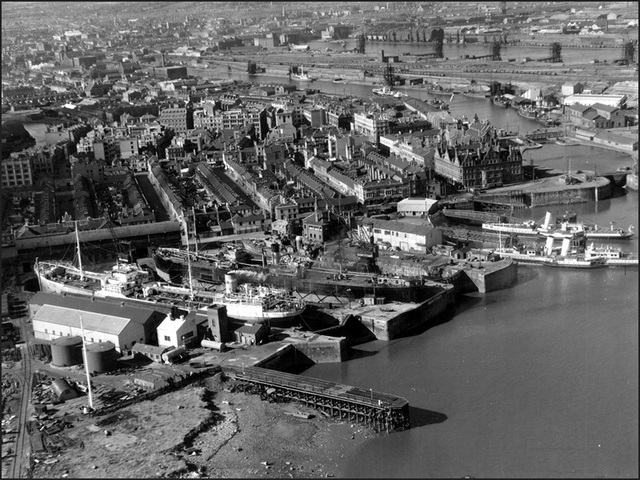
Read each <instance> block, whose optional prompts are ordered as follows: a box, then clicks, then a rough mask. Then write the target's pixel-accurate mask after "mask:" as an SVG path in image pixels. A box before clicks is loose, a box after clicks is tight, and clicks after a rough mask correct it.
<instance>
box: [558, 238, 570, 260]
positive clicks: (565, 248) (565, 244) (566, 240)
mask: <svg viewBox="0 0 640 480" xmlns="http://www.w3.org/2000/svg"><path fill="white" fill-rule="evenodd" d="M570 246H571V239H570V238H563V239H562V250H561V251H560V255H562V256H563V257H566V256H567V254H568V253H569V247H570Z"/></svg>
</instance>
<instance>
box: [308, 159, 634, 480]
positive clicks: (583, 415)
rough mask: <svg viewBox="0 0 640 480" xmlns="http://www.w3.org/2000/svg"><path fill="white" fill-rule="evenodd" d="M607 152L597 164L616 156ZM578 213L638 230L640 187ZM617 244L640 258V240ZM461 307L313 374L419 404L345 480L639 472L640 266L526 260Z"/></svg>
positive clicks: (373, 443)
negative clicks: (555, 265)
mask: <svg viewBox="0 0 640 480" xmlns="http://www.w3.org/2000/svg"><path fill="white" fill-rule="evenodd" d="M595 150H597V151H598V152H595V153H594V154H593V156H592V157H591V160H590V161H592V162H595V161H596V159H598V160H597V161H598V162H600V161H602V159H603V158H605V157H606V156H607V155H608V154H609V152H606V151H603V150H600V149H595ZM598 153H599V154H600V155H598ZM557 163H558V164H557V168H561V166H560V163H561V160H558V162H557ZM570 207H571V210H572V211H575V212H576V213H577V214H578V216H579V217H581V218H585V219H587V220H589V221H592V222H595V223H597V224H599V225H603V226H604V225H607V226H608V225H609V224H610V223H611V222H615V224H616V226H619V227H625V228H627V227H628V226H629V225H630V224H631V225H634V226H637V224H636V221H637V218H638V194H637V192H633V191H630V192H628V193H624V192H622V193H621V194H619V195H618V196H616V197H615V198H612V199H609V200H605V201H601V202H599V203H597V204H596V203H588V204H577V205H571V206H570ZM564 210H565V207H563V206H558V207H557V208H555V209H553V212H554V213H563V212H564ZM528 213H529V214H530V217H531V218H534V219H540V218H542V217H543V216H544V213H545V208H538V209H533V210H531V211H530V212H528ZM609 243H615V244H617V245H618V246H620V247H622V248H623V249H624V250H626V251H631V252H635V253H636V254H637V252H638V239H637V237H634V238H632V239H631V240H628V241H618V242H609ZM456 308H457V313H456V315H455V316H454V317H453V318H452V319H451V320H449V321H448V322H446V323H443V324H441V325H438V326H434V327H432V328H430V329H428V330H427V331H426V332H424V333H422V334H419V335H416V336H411V337H407V338H404V339H399V340H395V341H391V342H372V343H368V344H365V345H362V346H360V347H358V350H360V352H361V355H359V356H358V357H359V358H357V359H354V360H350V361H348V362H345V363H342V364H324V365H315V366H313V367H312V368H311V369H309V370H307V371H306V372H304V374H305V375H310V376H312V377H316V378H322V379H326V380H330V381H334V382H338V383H344V384H348V385H355V386H358V387H362V388H367V389H368V388H373V389H374V390H379V391H383V392H387V393H393V394H396V395H399V396H402V397H405V398H406V399H407V400H408V401H409V403H410V405H411V407H412V410H411V416H412V428H411V429H410V430H408V431H406V432H400V433H393V434H390V435H381V436H379V437H377V438H374V439H371V440H368V441H366V442H365V443H364V444H363V445H362V446H361V447H360V448H359V449H358V450H357V451H356V452H355V453H354V454H353V455H352V456H350V457H349V458H347V459H346V460H345V463H344V466H343V470H342V471H341V472H339V476H344V477H363V478H364V477H375V478H385V477H386V478H391V477H422V478H447V477H451V478H462V477H464V476H472V477H476V478H483V477H494V478H522V477H563V478H576V477H583V478H606V477H619V478H637V477H638V473H639V472H638V453H639V451H638V433H639V432H638V269H637V268H623V267H617V268H605V269H599V270H591V271H577V270H576V271H572V270H562V269H551V268H545V267H534V266H531V267H528V266H522V265H520V266H519V269H518V283H517V285H516V286H514V287H512V288H509V289H506V290H502V291H498V292H493V293H489V294H485V295H480V294H471V295H467V296H465V297H464V298H463V299H462V300H461V301H460V302H459V303H458V304H457V306H456Z"/></svg>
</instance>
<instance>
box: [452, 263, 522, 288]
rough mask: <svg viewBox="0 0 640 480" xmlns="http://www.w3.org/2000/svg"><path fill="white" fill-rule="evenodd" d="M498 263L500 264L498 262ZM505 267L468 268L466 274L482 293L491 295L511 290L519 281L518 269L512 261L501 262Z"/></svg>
mask: <svg viewBox="0 0 640 480" xmlns="http://www.w3.org/2000/svg"><path fill="white" fill-rule="evenodd" d="M496 263H498V262H496ZM500 263H504V265H496V264H495V263H494V264H492V265H491V268H489V269H487V268H467V269H465V270H464V273H465V274H466V275H467V277H468V278H469V279H470V280H471V281H472V282H473V284H474V285H475V286H476V288H477V289H478V291H479V292H480V293H489V292H493V291H496V290H502V289H504V288H510V287H512V286H513V285H515V284H516V281H517V279H518V267H517V264H516V262H514V261H513V260H512V259H507V260H501V261H500Z"/></svg>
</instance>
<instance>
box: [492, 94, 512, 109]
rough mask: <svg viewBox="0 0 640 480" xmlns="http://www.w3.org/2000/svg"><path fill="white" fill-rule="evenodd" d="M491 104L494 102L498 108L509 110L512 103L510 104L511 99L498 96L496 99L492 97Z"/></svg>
mask: <svg viewBox="0 0 640 480" xmlns="http://www.w3.org/2000/svg"><path fill="white" fill-rule="evenodd" d="M491 102H493V104H494V105H495V106H496V107H503V108H507V107H509V105H511V103H510V102H509V99H508V98H506V97H504V96H501V95H496V96H495V97H492V98H491Z"/></svg>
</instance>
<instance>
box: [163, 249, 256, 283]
mask: <svg viewBox="0 0 640 480" xmlns="http://www.w3.org/2000/svg"><path fill="white" fill-rule="evenodd" d="M151 258H153V261H154V263H155V266H156V272H157V274H158V276H159V277H160V278H161V279H162V280H164V281H165V282H170V283H178V284H179V283H181V282H182V279H183V278H184V277H186V276H187V274H188V269H189V265H188V264H189V260H190V262H191V274H192V276H193V277H194V278H197V279H199V280H203V281H205V282H223V281H224V276H225V274H226V273H228V272H229V271H230V270H233V269H235V268H238V266H239V265H241V264H245V263H250V262H251V260H252V256H251V254H249V253H248V252H246V251H245V250H244V249H243V248H232V247H226V248H225V249H224V250H221V251H217V252H211V251H207V250H204V251H199V252H187V251H186V250H183V249H179V248H167V247H158V248H155V249H153V250H152V251H151Z"/></svg>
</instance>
